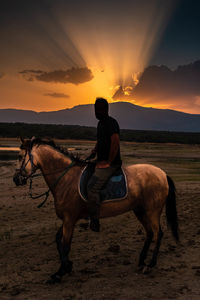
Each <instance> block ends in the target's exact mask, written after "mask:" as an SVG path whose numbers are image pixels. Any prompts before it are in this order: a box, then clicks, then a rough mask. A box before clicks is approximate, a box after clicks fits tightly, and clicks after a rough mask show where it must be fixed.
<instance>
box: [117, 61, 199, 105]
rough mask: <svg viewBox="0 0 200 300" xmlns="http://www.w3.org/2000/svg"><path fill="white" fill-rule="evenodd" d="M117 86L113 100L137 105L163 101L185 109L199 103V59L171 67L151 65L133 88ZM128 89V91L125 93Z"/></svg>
mask: <svg viewBox="0 0 200 300" xmlns="http://www.w3.org/2000/svg"><path fill="white" fill-rule="evenodd" d="M127 88H128V87H122V86H120V87H119V88H118V90H117V91H116V92H115V94H114V95H113V100H125V101H130V100H133V101H136V102H137V101H138V102H139V103H140V104H142V105H145V104H156V103H159V104H164V105H165V104H166V105H168V106H169V107H171V108H172V107H173V106H174V107H177V105H178V106H179V107H180V108H181V107H183V108H186V107H189V106H191V105H196V106H198V105H199V101H198V100H197V99H199V96H200V61H195V62H194V63H191V64H188V65H184V66H179V67H178V68H177V69H176V70H170V69H169V68H168V67H166V66H150V67H148V68H146V69H145V70H144V72H143V73H142V74H141V76H140V79H139V83H138V84H137V85H136V86H135V87H134V84H133V86H132V89H129V88H128V89H127ZM127 91H128V92H127Z"/></svg>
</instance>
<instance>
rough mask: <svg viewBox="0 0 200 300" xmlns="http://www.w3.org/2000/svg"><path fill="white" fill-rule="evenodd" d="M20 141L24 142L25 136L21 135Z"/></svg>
mask: <svg viewBox="0 0 200 300" xmlns="http://www.w3.org/2000/svg"><path fill="white" fill-rule="evenodd" d="M20 141H21V142H22V144H24V138H23V137H22V136H20Z"/></svg>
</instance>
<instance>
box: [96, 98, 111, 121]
mask: <svg viewBox="0 0 200 300" xmlns="http://www.w3.org/2000/svg"><path fill="white" fill-rule="evenodd" d="M94 107H95V116H96V118H97V119H98V120H103V119H105V118H107V117H108V102H107V100H106V99H104V98H96V102H95V106H94Z"/></svg>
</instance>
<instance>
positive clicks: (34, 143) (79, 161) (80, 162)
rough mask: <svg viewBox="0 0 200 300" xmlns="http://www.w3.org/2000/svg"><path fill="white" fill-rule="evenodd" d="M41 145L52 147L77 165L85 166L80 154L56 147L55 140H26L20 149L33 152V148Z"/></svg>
mask: <svg viewBox="0 0 200 300" xmlns="http://www.w3.org/2000/svg"><path fill="white" fill-rule="evenodd" d="M40 145H48V146H51V147H52V148H54V149H55V150H57V151H58V152H60V153H62V154H64V155H65V156H67V157H69V158H70V159H71V160H72V161H74V162H75V163H76V164H77V165H83V164H85V161H84V160H83V159H81V158H80V157H79V155H78V154H74V153H73V152H69V151H68V149H67V148H64V147H60V146H58V145H56V144H55V142H54V141H53V140H48V139H41V138H34V139H33V140H26V141H25V144H22V145H21V147H20V148H21V149H24V148H29V149H30V150H31V149H32V147H33V146H40Z"/></svg>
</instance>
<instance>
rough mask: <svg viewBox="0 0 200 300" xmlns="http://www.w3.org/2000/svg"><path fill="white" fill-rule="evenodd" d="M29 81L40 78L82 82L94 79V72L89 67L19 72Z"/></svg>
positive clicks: (47, 80) (53, 80)
mask: <svg viewBox="0 0 200 300" xmlns="http://www.w3.org/2000/svg"><path fill="white" fill-rule="evenodd" d="M19 73H20V74H22V75H23V77H24V78H25V79H26V80H28V81H33V80H38V81H43V82H55V83H73V84H76V85H78V84H81V83H84V82H87V81H90V80H92V79H93V74H92V71H91V70H90V69H88V68H87V67H84V68H71V69H67V70H55V71H51V72H45V71H41V70H23V71H21V72H19Z"/></svg>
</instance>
